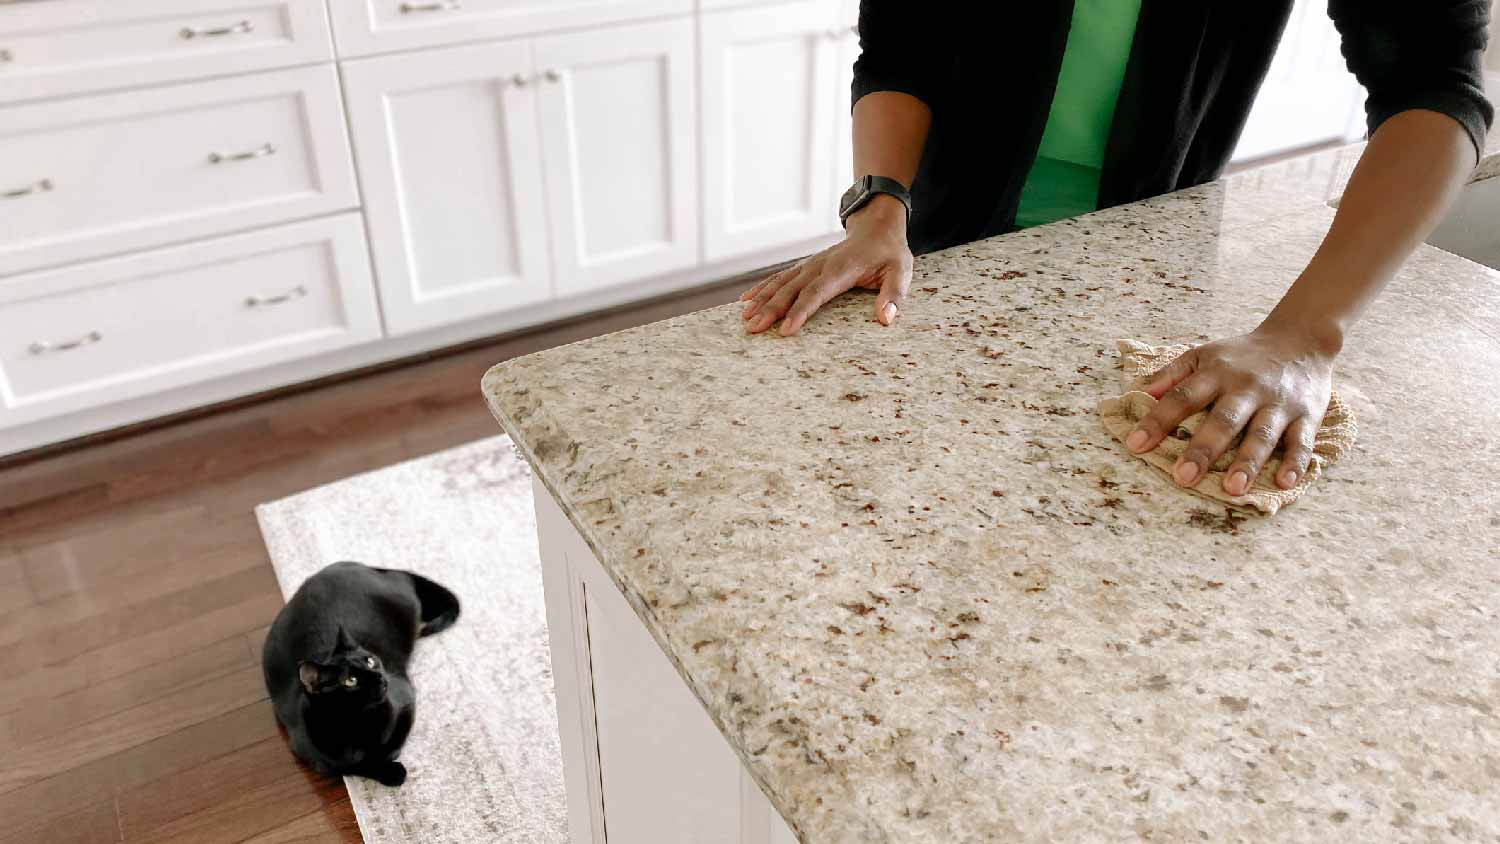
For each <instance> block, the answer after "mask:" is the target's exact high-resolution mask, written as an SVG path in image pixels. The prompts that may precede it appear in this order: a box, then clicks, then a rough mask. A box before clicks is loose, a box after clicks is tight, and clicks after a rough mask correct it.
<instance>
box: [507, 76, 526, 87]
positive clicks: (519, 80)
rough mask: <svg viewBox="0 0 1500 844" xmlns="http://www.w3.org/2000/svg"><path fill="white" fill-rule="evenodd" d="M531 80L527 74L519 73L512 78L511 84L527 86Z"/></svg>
mask: <svg viewBox="0 0 1500 844" xmlns="http://www.w3.org/2000/svg"><path fill="white" fill-rule="evenodd" d="M530 81H531V80H529V79H527V78H526V77H525V76H523V75H521V74H519V73H517V74H516V75H514V76H512V77H511V78H510V84H512V85H514V86H516V87H517V88H525V87H526V85H527V83H528V82H530Z"/></svg>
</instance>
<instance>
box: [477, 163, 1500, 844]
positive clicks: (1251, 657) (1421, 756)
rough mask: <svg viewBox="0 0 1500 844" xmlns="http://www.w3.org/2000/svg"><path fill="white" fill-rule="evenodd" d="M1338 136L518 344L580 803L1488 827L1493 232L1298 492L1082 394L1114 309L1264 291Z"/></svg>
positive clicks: (573, 814) (1132, 325)
mask: <svg viewBox="0 0 1500 844" xmlns="http://www.w3.org/2000/svg"><path fill="white" fill-rule="evenodd" d="M1339 166H1340V163H1339V160H1337V159H1336V158H1334V157H1331V156H1328V155H1325V156H1322V157H1319V158H1318V159H1316V160H1311V161H1309V162H1303V163H1296V167H1287V168H1282V172H1284V174H1285V177H1284V178H1268V177H1267V176H1266V174H1260V175H1259V176H1257V175H1256V174H1253V173H1252V174H1246V177H1236V178H1234V179H1229V180H1225V181H1222V182H1218V183H1214V184H1211V185H1206V186H1203V187H1200V188H1196V189H1192V190H1189V191H1184V192H1180V193H1177V194H1172V195H1169V196H1165V197H1159V198H1156V199H1152V200H1148V201H1145V202H1141V203H1136V204H1134V205H1130V206H1125V207H1120V208H1115V209H1110V210H1107V211H1103V212H1099V213H1096V214H1091V215H1088V216H1085V217H1081V218H1077V219H1074V220H1069V221H1064V222H1061V223H1058V224H1054V225H1050V226H1045V227H1041V228H1037V229H1031V230H1027V231H1024V232H1019V233H1016V234H1012V235H1008V236H1005V237H1000V238H995V239H992V240H987V241H982V242H977V243H973V244H968V245H964V246H960V247H956V248H953V249H950V250H946V251H944V252H940V253H936V254H933V255H929V256H925V257H923V258H920V259H918V261H917V264H916V271H915V279H914V281H913V284H912V294H911V295H910V297H909V298H908V299H907V301H906V304H905V305H904V306H903V310H902V314H901V318H900V320H899V321H898V322H897V323H896V324H895V326H893V327H891V328H882V327H881V326H879V325H877V324H875V323H873V322H872V321H871V320H870V311H871V297H870V296H869V295H864V294H849V295H846V296H844V297H842V298H840V299H839V300H837V301H835V302H834V303H832V304H831V305H830V306H828V307H825V308H824V309H823V311H822V312H820V313H819V314H818V315H817V316H816V317H815V318H814V319H813V320H812V321H811V322H810V323H809V324H808V326H807V328H806V329H805V330H804V331H803V332H802V333H801V334H799V335H798V336H796V337H794V338H790V339H779V338H776V337H771V336H756V337H748V336H745V335H744V334H743V332H742V329H741V322H740V320H739V308H738V307H735V306H725V307H721V308H715V309H712V310H708V311H703V312H700V313H696V314H692V315H690V316H686V317H681V318H678V319H673V320H668V321H666V322H661V323H657V324H654V325H649V326H645V327H642V328H638V329H633V330H629V331H624V332H620V333H617V334H612V335H608V336H605V337H600V338H596V339H593V340H588V341H585V342H581V343H575V344H572V345H569V346H565V347H562V348H557V349H552V350H549V351H546V352H542V353H539V354H535V355H530V356H527V357H524V358H520V359H517V360H513V361H509V362H507V363H505V364H502V365H500V366H497V367H496V368H494V369H493V370H491V371H490V372H489V373H488V375H487V376H486V377H485V380H484V391H485V394H486V396H487V398H488V400H489V402H490V405H491V407H492V408H493V410H494V412H495V414H496V416H497V418H498V419H499V420H500V422H501V424H502V425H503V427H504V428H505V430H506V431H507V432H508V433H509V434H510V435H511V437H512V438H513V440H514V442H515V444H516V446H517V447H518V448H519V449H520V451H521V452H522V453H523V454H524V455H525V457H526V458H527V460H528V461H529V462H530V463H531V465H532V467H533V469H534V474H535V479H536V490H537V499H538V500H537V507H538V523H539V531H540V533H541V539H542V554H543V563H544V569H545V575H546V588H547V590H548V595H547V601H548V614H549V615H548V620H549V627H550V632H551V636H552V652H553V657H554V674H555V679H556V683H557V689H558V697H559V712H560V715H561V718H560V721H561V724H562V733H563V744H564V746H563V750H564V757H565V764H566V766H567V771H566V773H567V777H568V786H569V791H570V795H569V798H570V818H571V823H572V834H573V840H574V841H575V842H602V841H604V840H605V834H606V832H605V827H606V825H607V827H608V841H609V842H610V844H621V842H632V843H633V842H648V841H649V842H653V844H678V842H682V843H683V844H686V842H692V844H707V842H737V844H749V842H755V844H766V842H782V841H788V840H793V837H794V836H795V840H801V841H803V842H807V844H845V842H851V844H852V842H919V843H920V844H953V843H954V842H987V841H1037V842H1043V841H1084V840H1088V841H1139V840H1153V841H1184V840H1192V841H1197V840H1209V841H1229V840H1247V841H1279V842H1280V841H1328V840H1348V841H1354V840H1358V841H1386V840H1391V841H1395V840H1402V841H1405V840H1473V841H1479V840H1495V839H1496V838H1497V837H1500V799H1497V797H1496V795H1497V793H1500V482H1497V481H1496V469H1495V466H1496V465H1497V464H1500V425H1497V423H1496V421H1495V420H1496V418H1497V417H1500V273H1497V272H1495V271H1492V270H1489V269H1487V268H1485V267H1482V266H1480V265H1478V264H1474V263H1471V262H1468V261H1465V260H1463V259H1460V258H1457V257H1454V256H1452V255H1449V254H1447V253H1444V252H1441V251H1439V250H1437V249H1433V248H1430V247H1423V248H1422V249H1421V250H1420V251H1419V252H1418V254H1417V255H1416V256H1414V258H1413V259H1412V260H1411V261H1410V262H1409V264H1408V266H1407V267H1406V269H1405V270H1404V271H1403V273H1402V274H1401V276H1400V277H1399V278H1398V279H1397V280H1396V281H1395V282H1394V283H1393V284H1392V285H1391V287H1390V288H1389V289H1388V290H1387V291H1386V293H1385V294H1384V295H1383V296H1382V297H1381V299H1380V301H1379V302H1378V303H1377V304H1376V305H1375V306H1374V307H1373V308H1372V309H1371V311H1370V312H1369V314H1368V315H1367V316H1366V317H1365V319H1364V320H1363V321H1362V322H1361V323H1360V324H1359V326H1358V328H1357V329H1356V331H1355V332H1354V333H1353V335H1352V336H1351V337H1350V338H1349V339H1348V342H1347V343H1346V348H1345V351H1344V353H1343V354H1342V356H1341V357H1340V359H1339V361H1338V365H1337V369H1336V374H1335V377H1336V384H1337V387H1338V389H1339V390H1340V392H1341V394H1342V395H1343V396H1344V398H1345V400H1346V401H1348V402H1349V404H1350V405H1351V406H1353V408H1354V410H1355V412H1356V414H1357V415H1358V417H1359V420H1360V440H1359V444H1358V447H1357V449H1356V450H1355V452H1354V453H1353V454H1352V455H1350V456H1349V457H1347V458H1346V459H1345V460H1343V461H1342V462H1340V463H1339V464H1338V465H1336V466H1335V467H1333V468H1332V469H1331V470H1330V471H1329V472H1328V474H1327V475H1325V476H1324V477H1323V478H1322V479H1321V480H1320V481H1319V483H1318V484H1317V485H1316V486H1315V487H1314V488H1313V489H1312V491H1311V492H1310V493H1309V494H1308V495H1307V496H1306V497H1305V498H1304V499H1303V500H1302V501H1300V502H1298V503H1297V504H1295V505H1294V506H1292V507H1290V508H1288V509H1286V510H1285V511H1283V512H1282V513H1281V514H1279V515H1277V516H1276V517H1274V518H1269V519H1267V518H1262V517H1255V516H1246V515H1244V514H1241V513H1239V512H1237V511H1232V510H1228V509H1226V508H1224V507H1223V506H1221V505H1218V504H1215V503H1213V502H1209V501H1207V500H1204V499H1201V498H1198V497H1195V496H1193V495H1191V494H1189V493H1186V492H1184V491H1181V490H1178V489H1176V488H1175V487H1173V486H1172V485H1171V484H1170V483H1168V482H1167V481H1166V480H1164V479H1163V478H1162V477H1160V476H1159V475H1157V474H1154V473H1153V472H1152V470H1151V469H1150V468H1149V467H1147V466H1146V465H1145V464H1144V463H1143V462H1141V461H1140V460H1137V459H1135V458H1133V457H1132V456H1130V455H1128V454H1127V453H1126V452H1125V451H1124V450H1123V448H1122V447H1121V446H1119V445H1118V444H1117V443H1115V442H1114V441H1113V440H1112V439H1111V437H1110V436H1109V435H1108V433H1106V431H1105V430H1104V428H1103V426H1102V425H1101V423H1100V420H1099V418H1098V417H1097V415H1096V414H1095V411H1094V407H1095V404H1096V403H1097V402H1098V401H1099V399H1101V398H1103V397H1105V396H1108V395H1113V394H1117V393H1118V392H1119V373H1118V370H1117V369H1116V359H1115V352H1114V340H1115V339H1116V338H1118V337H1133V338H1137V339H1141V340H1144V341H1147V342H1153V343H1160V342H1195V341H1202V340H1207V339H1210V338H1212V337H1217V336H1223V335H1228V334H1233V333H1239V332H1243V331H1246V330H1249V329H1250V328H1252V327H1253V326H1254V325H1255V324H1256V322H1257V321H1258V318H1259V317H1260V316H1261V315H1262V314H1264V313H1265V312H1266V311H1267V310H1268V309H1269V308H1270V307H1271V306H1272V305H1273V304H1274V302H1275V301H1276V300H1277V299H1278V298H1279V296H1280V295H1281V293H1282V292H1283V291H1284V290H1285V288H1286V287H1287V285H1288V284H1290V283H1291V281H1292V280H1293V278H1294V277H1295V276H1296V274H1297V273H1298V271H1299V270H1300V269H1301V268H1302V266H1303V265H1304V263H1305V262H1306V260H1307V259H1308V258H1309V257H1310V256H1311V254H1312V252H1313V250H1314V249H1315V248H1316V246H1317V244H1318V242H1319V239H1320V237H1321V236H1322V234H1323V233H1324V232H1325V231H1326V230H1327V227H1328V224H1329V222H1330V221H1331V219H1332V216H1333V213H1334V212H1333V210H1332V209H1331V208H1329V207H1328V206H1327V202H1326V201H1327V199H1328V196H1327V195H1326V188H1327V185H1328V184H1330V183H1331V182H1330V181H1325V179H1329V180H1333V179H1337V178H1338V176H1337V172H1338V169H1339ZM771 807H774V811H773V810H772V808H771ZM783 822H784V823H783Z"/></svg>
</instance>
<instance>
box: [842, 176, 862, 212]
mask: <svg viewBox="0 0 1500 844" xmlns="http://www.w3.org/2000/svg"><path fill="white" fill-rule="evenodd" d="M868 192H869V191H868V189H867V188H866V187H865V180H864V179H860V180H859V181H857V182H855V183H854V184H853V185H852V186H850V188H849V189H848V190H846V191H844V196H843V198H842V199H840V200H839V213H840V214H842V215H844V216H848V214H849V212H850V210H851V209H854V208H856V207H858V206H859V204H860V203H862V202H863V201H864V198H865V196H866V195H867V194H868Z"/></svg>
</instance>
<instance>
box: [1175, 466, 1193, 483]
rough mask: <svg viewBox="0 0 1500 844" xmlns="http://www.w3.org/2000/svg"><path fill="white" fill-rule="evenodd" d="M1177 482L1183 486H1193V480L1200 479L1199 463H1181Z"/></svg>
mask: <svg viewBox="0 0 1500 844" xmlns="http://www.w3.org/2000/svg"><path fill="white" fill-rule="evenodd" d="M1176 477H1177V482H1178V483H1180V484H1182V485H1183V486H1192V484H1193V481H1196V480H1198V464H1197V463H1179V464H1177V469H1176Z"/></svg>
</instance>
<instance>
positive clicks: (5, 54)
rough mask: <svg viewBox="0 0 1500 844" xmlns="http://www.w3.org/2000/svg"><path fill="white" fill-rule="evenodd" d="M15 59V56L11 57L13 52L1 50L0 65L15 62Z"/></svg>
mask: <svg viewBox="0 0 1500 844" xmlns="http://www.w3.org/2000/svg"><path fill="white" fill-rule="evenodd" d="M15 58H16V57H15V56H13V55H11V52H10V51H9V50H0V64H4V63H5V62H9V61H14V60H15Z"/></svg>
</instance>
